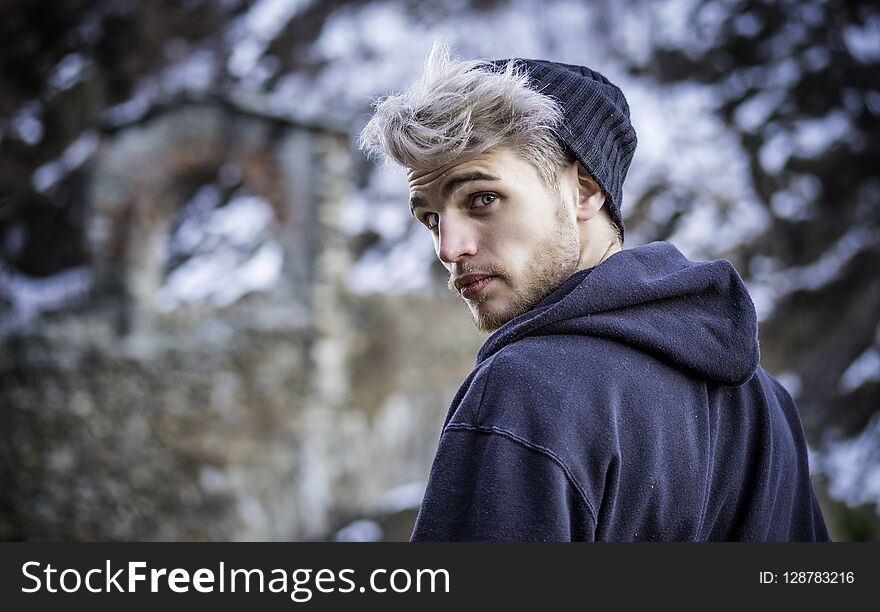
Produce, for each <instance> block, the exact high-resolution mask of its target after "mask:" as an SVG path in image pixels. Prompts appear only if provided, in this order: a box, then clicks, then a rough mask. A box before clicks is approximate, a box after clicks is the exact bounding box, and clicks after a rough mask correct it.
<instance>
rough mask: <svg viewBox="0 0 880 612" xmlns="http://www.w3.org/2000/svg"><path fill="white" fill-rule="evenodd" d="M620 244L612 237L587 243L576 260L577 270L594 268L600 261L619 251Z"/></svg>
mask: <svg viewBox="0 0 880 612" xmlns="http://www.w3.org/2000/svg"><path fill="white" fill-rule="evenodd" d="M621 250H622V249H621V247H620V244H619V243H618V242H617V241H616V240H614V239H612V238H604V237H603V238H601V239H597V240H593V241H590V242H588V243H587V245H586V248H585V249H584V250H583V251H582V252H581V257H580V259H579V260H578V266H577V269H578V270H586V269H587V268H595V267H596V266H598V265H599V264H600V263H602V262H603V261H605V260H606V259H608V258H609V257H611V256H612V255H614V254H615V253H617V252H618V251H621Z"/></svg>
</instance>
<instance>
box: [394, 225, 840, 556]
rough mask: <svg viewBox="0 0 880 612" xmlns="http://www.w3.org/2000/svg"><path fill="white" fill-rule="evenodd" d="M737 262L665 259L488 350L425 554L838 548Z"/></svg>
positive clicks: (548, 304) (662, 255) (428, 523)
mask: <svg viewBox="0 0 880 612" xmlns="http://www.w3.org/2000/svg"><path fill="white" fill-rule="evenodd" d="M758 362H759V350H758V336H757V321H756V317H755V309H754V305H753V304H752V301H751V299H750V298H749V295H748V293H747V291H746V288H745V286H744V284H743V282H742V279H741V278H740V277H739V275H738V274H737V272H736V271H735V270H734V268H733V267H732V266H731V265H730V263H728V262H727V261H723V260H719V261H711V262H693V261H689V260H688V259H686V258H685V257H684V256H683V255H682V254H681V253H680V252H679V251H678V250H677V249H676V248H675V247H674V246H672V245H671V244H669V243H665V242H655V243H652V244H649V245H646V246H643V247H638V248H633V249H627V250H624V251H621V252H619V253H616V254H614V255H612V256H611V257H610V258H608V259H607V260H606V261H604V262H603V263H602V264H600V265H599V266H597V267H595V268H593V269H591V270H584V271H580V272H578V273H576V274H575V275H573V276H572V277H571V278H570V279H568V281H566V282H565V283H563V285H562V286H560V287H559V288H558V289H557V290H556V291H554V292H553V293H551V294H550V295H548V296H547V297H546V298H545V299H544V300H543V301H542V302H541V303H540V304H538V305H537V306H536V307H535V308H533V309H532V310H530V311H529V312H527V313H525V314H523V315H521V316H520V317H517V318H516V319H514V320H512V321H510V322H508V323H507V324H506V325H504V326H503V327H501V328H500V329H499V330H497V331H496V332H495V333H494V334H493V335H492V336H490V337H489V339H488V340H487V341H486V343H485V344H484V346H483V347H482V349H481V350H480V352H479V354H478V356H477V365H476V368H475V369H474V371H473V372H472V373H471V375H470V376H469V377H468V379H467V380H466V381H465V382H464V384H463V385H462V387H461V389H459V392H458V393H457V394H456V396H455V398H454V399H453V402H452V405H451V407H450V409H449V414H448V415H447V418H446V422H445V425H444V428H443V433H442V435H441V438H440V444H439V447H438V450H437V456H436V458H435V460H434V465H433V467H432V469H431V475H430V478H429V482H428V487H427V490H426V492H425V497H424V500H423V502H422V508H421V511H420V513H419V517H418V519H417V521H416V526H415V530H414V532H413V536H412V539H413V541H419V540H612V541H630V540H666V541H695V540H696V541H700V540H728V541H729V540H746V541H790V540H806V541H816V540H818V541H827V540H828V533H827V530H826V528H825V523H824V520H823V518H822V515H821V512H820V510H819V507H818V504H817V503H816V498H815V495H814V492H813V489H812V485H811V483H810V478H809V469H808V465H807V447H806V442H805V439H804V434H803V428H802V426H801V421H800V417H799V416H798V412H797V408H796V406H795V404H794V401H793V400H792V398H791V397H790V396H789V394H788V393H787V392H786V391H785V389H784V388H783V387H782V386H781V385H780V384H779V383H778V382H777V381H776V380H774V379H773V378H772V377H771V376H770V375H769V374H767V373H766V372H765V371H764V370H763V369H762V368H760V367H759V365H758Z"/></svg>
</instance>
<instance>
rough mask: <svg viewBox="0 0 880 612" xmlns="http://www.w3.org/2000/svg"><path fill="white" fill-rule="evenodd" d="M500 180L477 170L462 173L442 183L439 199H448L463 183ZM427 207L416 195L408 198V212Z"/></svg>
mask: <svg viewBox="0 0 880 612" xmlns="http://www.w3.org/2000/svg"><path fill="white" fill-rule="evenodd" d="M500 180H501V179H500V178H499V177H497V176H494V175H492V174H486V173H485V172H480V171H479V170H474V171H472V172H463V173H461V174H458V175H453V176H451V177H449V178H448V179H446V182H445V183H443V186H442V187H441V188H440V197H442V198H443V199H444V200H445V199H446V198H448V197H449V196H450V195H451V194H452V193H453V192H454V191H455V190H456V189H458V188H459V187H461V186H462V185H464V184H465V183H470V182H473V181H500ZM425 206H427V204H426V203H425V201H424V200H423V199H422V198H421V197H420V196H417V195H414V196H412V197H411V198H410V201H409V210H410V212H412V211H414V210H415V209H416V208H424V207H425Z"/></svg>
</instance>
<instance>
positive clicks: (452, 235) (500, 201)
mask: <svg viewBox="0 0 880 612" xmlns="http://www.w3.org/2000/svg"><path fill="white" fill-rule="evenodd" d="M408 176H409V184H410V204H411V206H412V213H413V216H415V217H416V219H418V220H419V221H420V222H421V223H423V224H424V225H426V226H427V227H428V228H429V229H430V230H431V233H432V235H433V238H434V249H435V250H436V252H437V256H438V257H439V258H440V260H441V261H442V262H443V265H444V266H445V267H446V269H447V270H449V275H450V277H449V289H450V290H451V291H452V292H453V293H456V294H458V295H460V296H461V297H462V298H463V299H464V301H465V302H466V303H467V305H468V307H469V308H470V310H471V313H472V314H473V317H474V323H475V324H476V326H477V328H478V329H480V330H481V331H485V332H491V331H494V330H496V329H497V328H499V327H501V326H502V325H503V324H504V323H506V322H507V321H509V320H511V319H513V318H514V317H516V316H517V315H520V314H522V313H524V312H526V311H528V310H530V309H531V308H532V307H533V306H534V305H535V304H537V303H538V302H540V301H541V299H543V298H544V297H545V296H546V295H547V294H548V293H550V292H551V291H553V290H554V289H555V288H556V287H558V286H559V285H560V284H562V283H563V282H564V281H565V280H566V279H567V278H568V277H569V276H571V275H572V274H573V273H574V272H575V271H576V270H577V269H578V264H579V261H580V250H581V249H580V237H579V232H578V229H577V224H576V221H575V217H574V215H573V213H569V211H568V210H567V209H566V207H565V206H564V204H563V200H562V198H561V196H560V194H558V193H556V192H555V191H554V190H552V189H550V188H549V187H547V186H546V185H545V184H544V182H543V181H542V180H541V178H540V176H539V175H538V172H537V170H535V168H534V166H532V165H531V164H530V163H528V162H527V161H525V160H524V159H522V158H521V157H520V156H519V155H517V154H516V153H515V152H514V151H513V150H512V149H510V148H508V147H496V148H494V149H490V150H489V151H487V152H486V153H483V154H481V155H478V156H476V157H473V158H470V159H467V160H465V161H462V162H457V163H453V164H450V165H449V166H446V167H443V168H440V169H437V170H433V171H410V172H409V175H408Z"/></svg>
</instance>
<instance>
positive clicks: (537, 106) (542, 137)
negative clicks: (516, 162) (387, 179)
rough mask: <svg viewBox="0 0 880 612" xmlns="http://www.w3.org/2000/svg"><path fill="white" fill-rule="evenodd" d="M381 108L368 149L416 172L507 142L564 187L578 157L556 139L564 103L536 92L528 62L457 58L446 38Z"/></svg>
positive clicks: (366, 134) (367, 133)
mask: <svg viewBox="0 0 880 612" xmlns="http://www.w3.org/2000/svg"><path fill="white" fill-rule="evenodd" d="M374 108H375V114H374V115H373V117H372V119H371V120H370V122H369V123H368V124H367V125H366V127H365V128H364V129H363V131H362V132H361V136H360V147H361V149H363V150H364V151H366V152H367V153H368V155H370V156H372V157H382V156H383V155H384V156H386V157H387V158H390V159H391V160H393V161H395V162H397V163H398V164H400V165H402V166H404V167H405V168H408V169H410V170H434V169H436V168H441V167H443V166H446V165H448V164H451V163H453V162H455V161H456V160H458V159H461V158H465V157H470V156H474V155H479V154H481V153H484V152H485V151H488V150H489V149H491V148H493V147H495V146H498V145H506V146H510V147H511V148H513V150H514V151H516V152H517V153H518V154H519V155H520V156H521V157H523V158H524V159H525V160H526V161H528V162H530V163H531V164H532V165H533V166H534V167H535V169H536V170H537V171H538V174H539V175H540V176H541V178H542V179H543V181H544V183H545V184H546V185H547V186H549V187H551V188H553V189H556V188H557V187H558V181H559V176H560V173H561V171H562V169H563V168H564V167H565V166H567V165H568V164H570V163H571V162H573V161H574V157H573V156H572V155H571V154H570V153H569V152H568V150H567V147H566V146H565V145H564V144H563V143H562V142H561V141H560V140H559V139H558V138H557V136H556V129H557V127H558V126H559V124H560V123H561V121H562V109H561V108H560V107H559V103H558V102H557V101H556V100H554V99H553V98H550V97H549V96H545V95H544V94H542V93H540V92H538V91H535V90H534V89H532V88H531V87H530V86H529V82H528V76H527V75H526V73H525V72H524V69H523V68H522V67H521V66H518V65H516V64H515V63H514V62H513V61H508V62H507V63H506V64H504V65H497V64H493V63H490V62H485V61H479V60H460V59H454V58H452V56H451V52H450V49H449V46H448V45H447V44H445V43H443V42H437V43H435V44H434V46H433V48H432V49H431V53H430V54H429V55H428V58H427V61H426V62H425V66H424V70H423V72H422V75H421V77H420V78H419V80H418V81H416V82H415V83H414V84H413V85H412V86H411V87H410V88H409V89H407V90H406V91H404V92H402V93H396V94H392V95H389V96H386V97H384V98H379V99H378V100H377V101H376V103H375V104H374Z"/></svg>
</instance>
